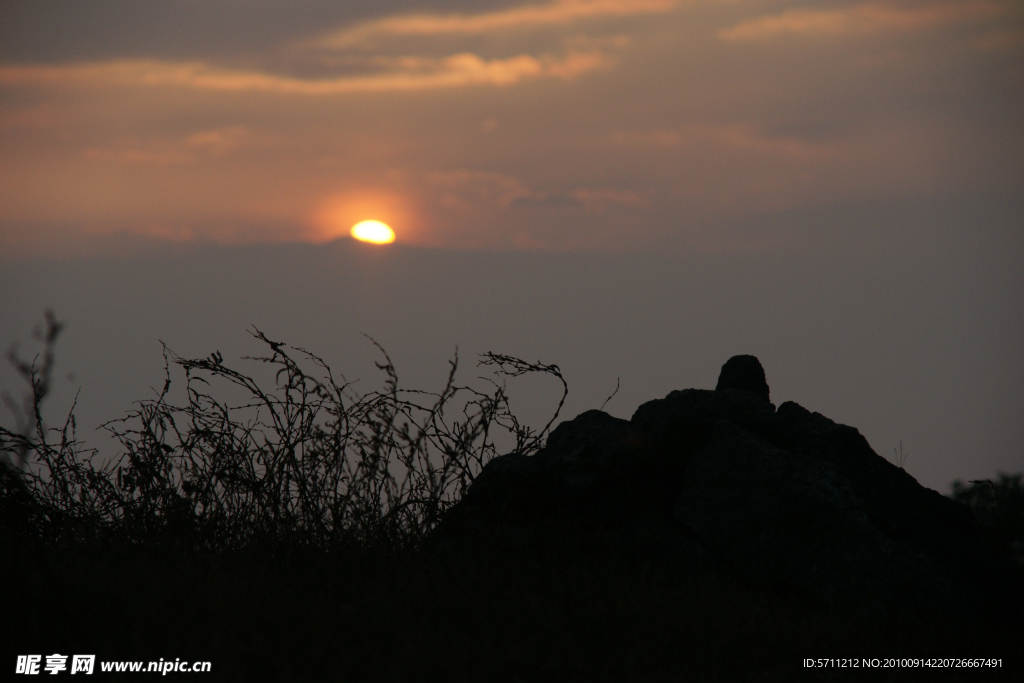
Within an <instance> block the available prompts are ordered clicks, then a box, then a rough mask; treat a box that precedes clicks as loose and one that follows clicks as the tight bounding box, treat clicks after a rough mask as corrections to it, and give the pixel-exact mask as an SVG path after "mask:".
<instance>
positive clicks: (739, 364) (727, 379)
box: [715, 356, 770, 402]
mask: <svg viewBox="0 0 1024 683" xmlns="http://www.w3.org/2000/svg"><path fill="white" fill-rule="evenodd" d="M729 390H735V391H749V392H750V393H752V394H754V395H755V396H760V397H761V398H763V399H764V400H765V401H766V402H767V401H769V400H770V399H769V398H768V393H769V392H768V381H767V380H766V379H765V376H764V368H762V367H761V361H759V360H758V359H757V357H755V356H733V357H732V358H730V359H729V360H727V361H726V362H725V365H723V366H722V371H721V372H720V373H719V374H718V385H717V386H715V391H729Z"/></svg>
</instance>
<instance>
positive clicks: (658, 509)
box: [430, 356, 1021, 618]
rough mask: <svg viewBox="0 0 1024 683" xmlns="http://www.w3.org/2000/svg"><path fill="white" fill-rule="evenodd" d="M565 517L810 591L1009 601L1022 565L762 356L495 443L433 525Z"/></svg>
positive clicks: (501, 528)
mask: <svg viewBox="0 0 1024 683" xmlns="http://www.w3.org/2000/svg"><path fill="white" fill-rule="evenodd" d="M564 523H570V524H573V525H577V526H578V527H579V528H585V529H588V530H590V531H596V532H597V533H599V534H601V535H602V536H603V537H605V538H606V539H613V540H614V541H615V544H616V547H620V548H621V549H622V551H623V552H626V553H634V554H637V555H640V556H646V557H653V558H667V559H670V560H672V561H674V562H682V563H684V564H686V565H689V566H693V567H695V568H701V569H703V570H709V571H711V572H713V573H717V572H722V573H725V574H728V575H729V576H732V577H736V578H739V579H740V580H741V581H744V582H748V583H751V584H753V585H755V586H760V587H764V588H768V589H769V590H772V591H774V592H777V593H779V594H781V595H785V596H792V597H796V598H801V599H806V600H808V601H810V602H811V603H815V604H821V605H832V606H837V607H842V606H858V607H860V608H863V607H864V606H866V605H869V606H876V607H877V609H879V610H882V611H885V610H889V609H893V608H899V609H907V610H911V611H913V612H917V613H931V612H935V613H946V614H950V615H953V614H956V615H959V616H966V615H977V616H979V617H984V618H993V617H1000V616H1012V615H1014V614H1017V615H1019V613H1020V612H1019V609H1020V606H1021V601H1020V597H1019V596H1020V590H1019V586H1020V573H1019V570H1017V568H1016V567H1015V566H1014V564H1013V562H1011V561H1010V560H1009V559H1008V557H1007V556H1006V554H1005V553H1004V552H1002V551H1001V550H1000V548H999V546H998V545H997V544H996V543H994V542H992V540H991V539H990V538H989V537H987V536H986V532H985V531H983V529H982V528H981V527H980V526H979V525H978V523H977V522H976V520H975V518H974V517H973V516H972V514H971V513H970V511H969V510H968V508H967V507H965V506H964V505H962V504H960V503H958V502H955V501H953V500H950V499H948V498H946V497H944V496H942V495H940V494H939V493H938V492H936V491H933V490H931V489H928V488H925V487H923V486H921V485H920V484H918V483H917V481H916V480H915V479H914V478H913V477H912V476H910V475H909V474H908V473H907V472H906V471H904V470H903V469H901V468H899V467H897V466H895V465H893V464H892V463H890V462H888V461H887V460H885V459H884V458H882V457H880V456H879V455H878V454H876V453H875V452H874V451H873V450H872V449H871V447H870V446H869V445H868V442H867V440H866V439H865V438H864V437H863V436H861V434H860V433H859V432H858V431H857V430H856V429H854V428H853V427H848V426H846V425H841V424H837V423H835V422H833V421H832V420H830V419H828V418H827V417H825V416H823V415H821V414H819V413H814V412H810V411H808V410H806V409H805V408H803V407H801V406H799V405H797V404H796V403H793V402H786V403H783V404H782V405H781V406H779V407H778V409H776V407H775V406H774V405H773V404H772V403H771V402H770V400H769V390H768V384H767V382H766V380H765V373H764V370H763V368H762V367H761V364H760V362H758V360H757V358H755V357H753V356H735V357H733V358H731V359H730V360H729V361H728V362H727V363H726V364H725V366H723V368H722V372H721V375H720V377H719V381H718V386H717V389H716V390H715V391H708V390H702V389H686V390H682V391H673V392H671V393H670V394H669V395H668V396H666V397H665V398H663V399H657V400H653V401H649V402H647V403H645V404H643V405H642V406H640V407H639V408H638V409H637V411H636V413H635V414H634V415H633V417H632V418H631V419H630V420H628V421H627V420H622V419H618V418H615V417H612V416H610V415H608V414H607V413H604V412H602V411H600V410H589V411H587V412H584V413H582V414H580V415H579V416H577V417H576V418H575V419H573V420H570V421H566V422H563V423H562V424H560V425H559V426H558V427H557V428H556V429H555V430H554V431H553V432H552V433H551V435H550V438H549V439H548V442H547V444H546V446H545V447H544V448H543V449H542V450H541V451H540V452H538V453H537V454H536V455H533V456H524V455H517V454H511V455H505V456H501V457H498V458H495V459H493V460H492V461H491V462H490V463H488V464H487V466H486V467H485V468H484V469H483V471H482V472H481V473H480V474H479V476H478V477H477V478H476V480H475V481H474V482H473V484H472V486H471V487H470V488H469V490H468V491H467V493H466V495H465V496H464V497H463V499H462V500H461V501H460V502H459V503H458V504H457V505H455V506H454V507H453V508H452V509H451V510H450V511H449V513H448V514H447V516H446V517H445V519H444V520H443V521H442V523H441V524H440V525H439V527H438V528H437V529H436V531H435V533H434V534H433V536H432V538H431V539H430V547H433V548H435V549H437V550H439V551H443V552H452V551H464V552H465V551H468V552H473V551H474V550H477V549H480V548H483V547H487V548H491V549H498V550H499V551H501V552H509V553H522V552H527V551H529V550H530V549H532V548H536V547H538V544H541V545H542V544H543V543H544V540H543V539H544V538H545V533H546V530H548V529H550V528H553V527H554V526H559V525H563V524H564Z"/></svg>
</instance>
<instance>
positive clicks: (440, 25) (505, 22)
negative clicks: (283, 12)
mask: <svg viewBox="0 0 1024 683" xmlns="http://www.w3.org/2000/svg"><path fill="white" fill-rule="evenodd" d="M675 4H676V3H675V0H557V1H556V2H553V3H551V4H549V5H530V6H526V7H513V8H511V9H507V10H501V11H498V12H486V13H482V14H472V15H462V14H450V15H444V16H441V15H434V14H420V15H411V16H398V17H391V18H388V19H380V20H377V21H371V22H368V23H366V24H362V25H360V26H356V27H354V28H350V29H345V30H343V31H340V32H338V33H334V34H332V35H329V36H327V37H326V38H323V39H321V40H318V41H316V43H315V44H316V45H318V46H320V47H328V48H333V49H339V48H348V47H351V46H354V45H360V44H367V43H372V42H373V40H374V39H376V38H380V37H387V36H433V35H445V34H448V35H451V34H462V35H474V34H482V33H493V32H497V31H508V30H515V29H520V28H527V27H537V26H550V25H557V24H567V23H570V22H573V21H576V20H579V19H590V18H598V17H623V16H633V15H638V14H649V13H656V12H667V11H669V10H671V9H672V8H673V7H674V6H675Z"/></svg>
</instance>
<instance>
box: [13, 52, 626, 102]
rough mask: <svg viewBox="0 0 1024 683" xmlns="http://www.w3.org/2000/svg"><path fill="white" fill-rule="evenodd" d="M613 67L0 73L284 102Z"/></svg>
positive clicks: (129, 65)
mask: <svg viewBox="0 0 1024 683" xmlns="http://www.w3.org/2000/svg"><path fill="white" fill-rule="evenodd" d="M612 63H613V60H612V59H611V58H610V57H608V56H606V55H603V54H600V53H596V52H590V53H584V52H570V53H568V54H566V55H562V56H554V55H540V56H538V57H534V56H532V55H528V54H521V55H517V56H514V57H509V58H506V59H490V60H485V59H483V58H481V57H480V56H478V55H476V54H473V53H471V52H463V53H460V54H455V55H450V56H448V57H444V58H442V59H430V58H414V59H407V60H402V61H401V62H399V66H398V68H395V69H393V70H392V71H390V72H386V73H381V74H373V75H353V76H342V77H338V78H320V79H308V78H296V77H292V76H282V75H277V74H271V73H263V72H258V71H240V70H233V69H225V68H219V67H216V66H211V65H209V64H205V63H201V62H189V63H168V62H152V61H145V62H125V61H119V62H107V63H100V64H71V65H61V66H10V67H0V84H2V85H5V86H39V85H43V86H45V85H79V86H90V85H92V86H96V85H100V86H103V85H106V86H180V87H187V88H194V89H199V90H215V91H222V92H266V93H277V94H282V95H292V94H295V95H337V94H344V93H359V92H395V91H416V90H434V89H440V88H456V87H464V86H473V85H498V86H502V85H513V84H516V83H519V82H521V81H524V80H527V79H532V78H561V79H566V80H571V79H573V78H576V77H578V76H580V75H582V74H584V73H587V72H588V71H594V70H598V69H605V68H608V67H609V66H611V64H612Z"/></svg>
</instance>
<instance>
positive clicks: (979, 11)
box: [718, 0, 1004, 42]
mask: <svg viewBox="0 0 1024 683" xmlns="http://www.w3.org/2000/svg"><path fill="white" fill-rule="evenodd" d="M1003 13H1004V9H1003V7H1001V6H1000V5H999V4H997V3H995V2H990V1H989V0H968V1H967V2H941V3H931V4H924V5H918V6H913V7H902V6H897V5H893V4H890V3H881V2H871V3H865V4H862V5H856V6H854V7H849V8H845V9H836V10H805V9H794V10H786V11H785V12H781V13H779V14H773V15H770V16H766V17H760V18H757V19H752V20H750V21H744V22H741V23H739V24H736V25H735V26H732V27H730V28H727V29H724V30H722V31H720V32H719V33H718V36H719V37H720V38H722V39H723V40H727V41H731V42H742V41H758V40H771V39H777V38H782V37H784V36H792V35H799V36H806V37H826V36H842V35H869V34H874V33H881V32H885V31H920V30H924V29H928V28H932V27H935V26H943V25H958V24H964V23H974V22H980V21H986V20H988V19H992V18H994V17H998V16H1000V15H1002V14H1003Z"/></svg>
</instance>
